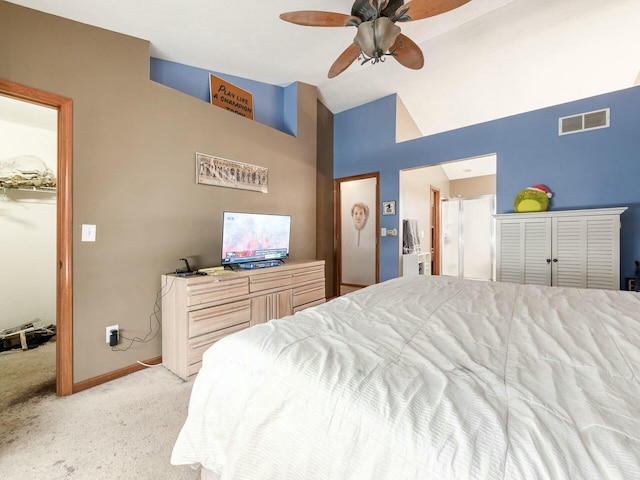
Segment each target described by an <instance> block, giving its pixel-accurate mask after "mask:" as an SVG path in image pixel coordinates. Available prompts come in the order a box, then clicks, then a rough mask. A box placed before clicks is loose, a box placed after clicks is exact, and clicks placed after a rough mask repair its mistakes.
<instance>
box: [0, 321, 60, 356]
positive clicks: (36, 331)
mask: <svg viewBox="0 0 640 480" xmlns="http://www.w3.org/2000/svg"><path fill="white" fill-rule="evenodd" d="M55 335H56V326H55V325H49V326H48V327H36V326H35V325H34V324H33V323H25V324H23V325H19V326H17V327H13V328H7V329H6V330H0V352H4V351H6V350H12V349H14V348H22V350H28V349H30V348H36V347H38V346H39V345H42V344H43V343H47V342H48V341H49V340H50V339H51V338H53V337H55Z"/></svg>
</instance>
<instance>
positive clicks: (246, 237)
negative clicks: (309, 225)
mask: <svg viewBox="0 0 640 480" xmlns="http://www.w3.org/2000/svg"><path fill="white" fill-rule="evenodd" d="M290 235H291V216H289V215H272V214H264V213H241V212H224V213H223V217H222V265H229V264H233V263H243V262H257V261H261V260H280V259H283V258H287V257H288V256H289V239H290Z"/></svg>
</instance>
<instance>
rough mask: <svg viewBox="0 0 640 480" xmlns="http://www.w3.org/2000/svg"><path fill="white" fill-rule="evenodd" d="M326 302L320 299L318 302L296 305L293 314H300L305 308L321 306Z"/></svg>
mask: <svg viewBox="0 0 640 480" xmlns="http://www.w3.org/2000/svg"><path fill="white" fill-rule="evenodd" d="M325 301H326V300H325V299H324V298H321V299H320V300H316V301H315V302H309V303H305V304H303V305H298V306H297V307H294V308H293V313H297V312H301V311H302V310H304V309H305V308H310V307H315V306H316V305H322V304H323V303H324V302H325Z"/></svg>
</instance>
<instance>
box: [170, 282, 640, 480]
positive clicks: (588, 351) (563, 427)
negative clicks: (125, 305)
mask: <svg viewBox="0 0 640 480" xmlns="http://www.w3.org/2000/svg"><path fill="white" fill-rule="evenodd" d="M639 345H640V294H636V293H633V292H624V291H605V290H583V289H570V288H558V287H544V286H536V285H518V284H510V283H498V282H485V281H474V280H464V279H458V278H452V277H438V276H418V277H402V278H397V279H393V280H389V281H386V282H383V283H381V284H377V285H373V286H371V287H368V288H365V289H362V290H359V291H356V292H353V293H351V294H348V295H345V296H342V297H338V298H336V299H333V300H331V301H329V302H327V303H326V304H324V305H320V306H318V307H314V308H311V309H308V310H305V311H302V312H299V313H297V314H296V315H293V316H291V317H287V318H284V319H281V320H274V321H271V322H268V323H266V324H263V325H259V326H256V327H252V328H250V329H247V330H244V331H242V332H239V333H236V334H233V335H231V336H229V337H226V338H224V339H223V340H221V341H219V342H218V343H216V344H215V345H213V346H212V347H211V348H210V349H209V350H208V351H207V352H206V353H205V355H204V359H203V365H202V369H201V370H200V372H199V373H198V375H197V378H196V379H195V382H194V386H193V390H192V394H191V399H190V404H189V413H188V416H187V419H186V421H185V424H184V426H183V428H182V430H181V432H180V434H179V436H178V439H177V441H176V444H175V446H174V449H173V454H172V457H171V462H172V463H173V464H175V465H192V466H195V467H202V471H203V478H220V479H223V480H226V479H229V480H230V479H234V480H237V479H246V480H261V479H265V480H266V479H269V480H285V479H300V480H313V479H318V480H320V479H322V480H330V479H339V480H347V479H358V480H359V479H385V480H386V479H393V480H399V479H419V480H426V479H482V480H486V479H501V480H503V479H553V480H560V479H571V480H576V479H590V480H591V479H632V478H640V401H639V399H640V383H639V374H640V347H639Z"/></svg>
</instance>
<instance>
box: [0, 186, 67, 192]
mask: <svg viewBox="0 0 640 480" xmlns="http://www.w3.org/2000/svg"><path fill="white" fill-rule="evenodd" d="M16 190H17V191H23V192H39V193H56V191H57V189H56V187H27V186H22V187H5V186H4V185H0V192H2V193H6V192H7V191H16Z"/></svg>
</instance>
